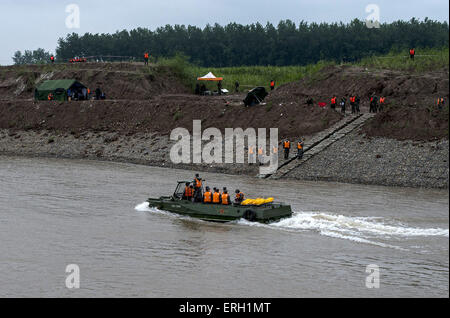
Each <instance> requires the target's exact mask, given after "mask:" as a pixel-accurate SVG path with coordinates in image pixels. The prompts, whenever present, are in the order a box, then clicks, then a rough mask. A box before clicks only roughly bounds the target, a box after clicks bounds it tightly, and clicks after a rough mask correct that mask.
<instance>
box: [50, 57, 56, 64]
mask: <svg viewBox="0 0 450 318" xmlns="http://www.w3.org/2000/svg"><path fill="white" fill-rule="evenodd" d="M50 62H52V64H53V63H55V57H54V56H53V55H52V56H50Z"/></svg>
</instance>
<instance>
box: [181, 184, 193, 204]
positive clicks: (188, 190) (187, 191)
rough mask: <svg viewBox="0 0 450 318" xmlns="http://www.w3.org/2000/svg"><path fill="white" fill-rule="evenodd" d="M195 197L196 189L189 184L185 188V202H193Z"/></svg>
mask: <svg viewBox="0 0 450 318" xmlns="http://www.w3.org/2000/svg"><path fill="white" fill-rule="evenodd" d="M193 196H194V188H193V187H192V185H191V184H190V183H189V182H187V183H186V186H185V187H184V193H183V200H188V201H190V200H192V197H193Z"/></svg>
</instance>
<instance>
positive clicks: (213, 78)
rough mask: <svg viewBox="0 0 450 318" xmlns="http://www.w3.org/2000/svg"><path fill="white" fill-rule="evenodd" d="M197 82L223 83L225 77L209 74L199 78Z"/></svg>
mask: <svg viewBox="0 0 450 318" xmlns="http://www.w3.org/2000/svg"><path fill="white" fill-rule="evenodd" d="M197 81H213V82H219V81H223V77H216V76H215V75H214V74H213V73H211V72H209V73H208V74H206V75H205V76H203V77H199V78H197Z"/></svg>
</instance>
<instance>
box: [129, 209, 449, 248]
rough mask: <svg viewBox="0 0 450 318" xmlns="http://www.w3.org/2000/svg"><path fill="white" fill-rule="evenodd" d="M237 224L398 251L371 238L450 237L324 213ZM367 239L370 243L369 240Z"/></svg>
mask: <svg viewBox="0 0 450 318" xmlns="http://www.w3.org/2000/svg"><path fill="white" fill-rule="evenodd" d="M135 210H137V211H140V212H153V213H162V214H166V213H167V214H169V212H164V211H160V210H158V209H154V208H150V207H149V205H148V202H144V203H141V204H139V205H137V206H136V207H135ZM236 223H237V224H241V225H248V226H256V227H265V228H272V229H273V228H277V229H283V230H287V231H317V232H318V233H319V234H321V235H324V236H329V237H334V238H341V239H347V240H351V241H355V242H359V243H366V244H372V245H377V246H381V247H391V248H398V249H401V248H400V247H397V246H393V245H388V244H385V243H381V242H375V241H373V240H372V239H375V238H381V239H386V238H392V237H403V238H406V237H428V236H444V237H449V230H448V229H441V228H413V227H407V226H402V225H393V224H386V223H385V222H384V219H383V218H380V217H350V216H344V215H339V214H332V213H323V212H295V213H294V214H293V215H292V217H290V218H286V219H282V220H280V221H278V222H275V223H270V224H262V223H254V222H248V221H246V220H244V219H242V220H239V221H237V222H236ZM369 238H370V239H371V240H369Z"/></svg>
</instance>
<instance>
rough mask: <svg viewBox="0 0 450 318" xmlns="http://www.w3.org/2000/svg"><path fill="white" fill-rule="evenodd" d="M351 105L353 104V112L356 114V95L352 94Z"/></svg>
mask: <svg viewBox="0 0 450 318" xmlns="http://www.w3.org/2000/svg"><path fill="white" fill-rule="evenodd" d="M350 106H352V114H356V96H350Z"/></svg>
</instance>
